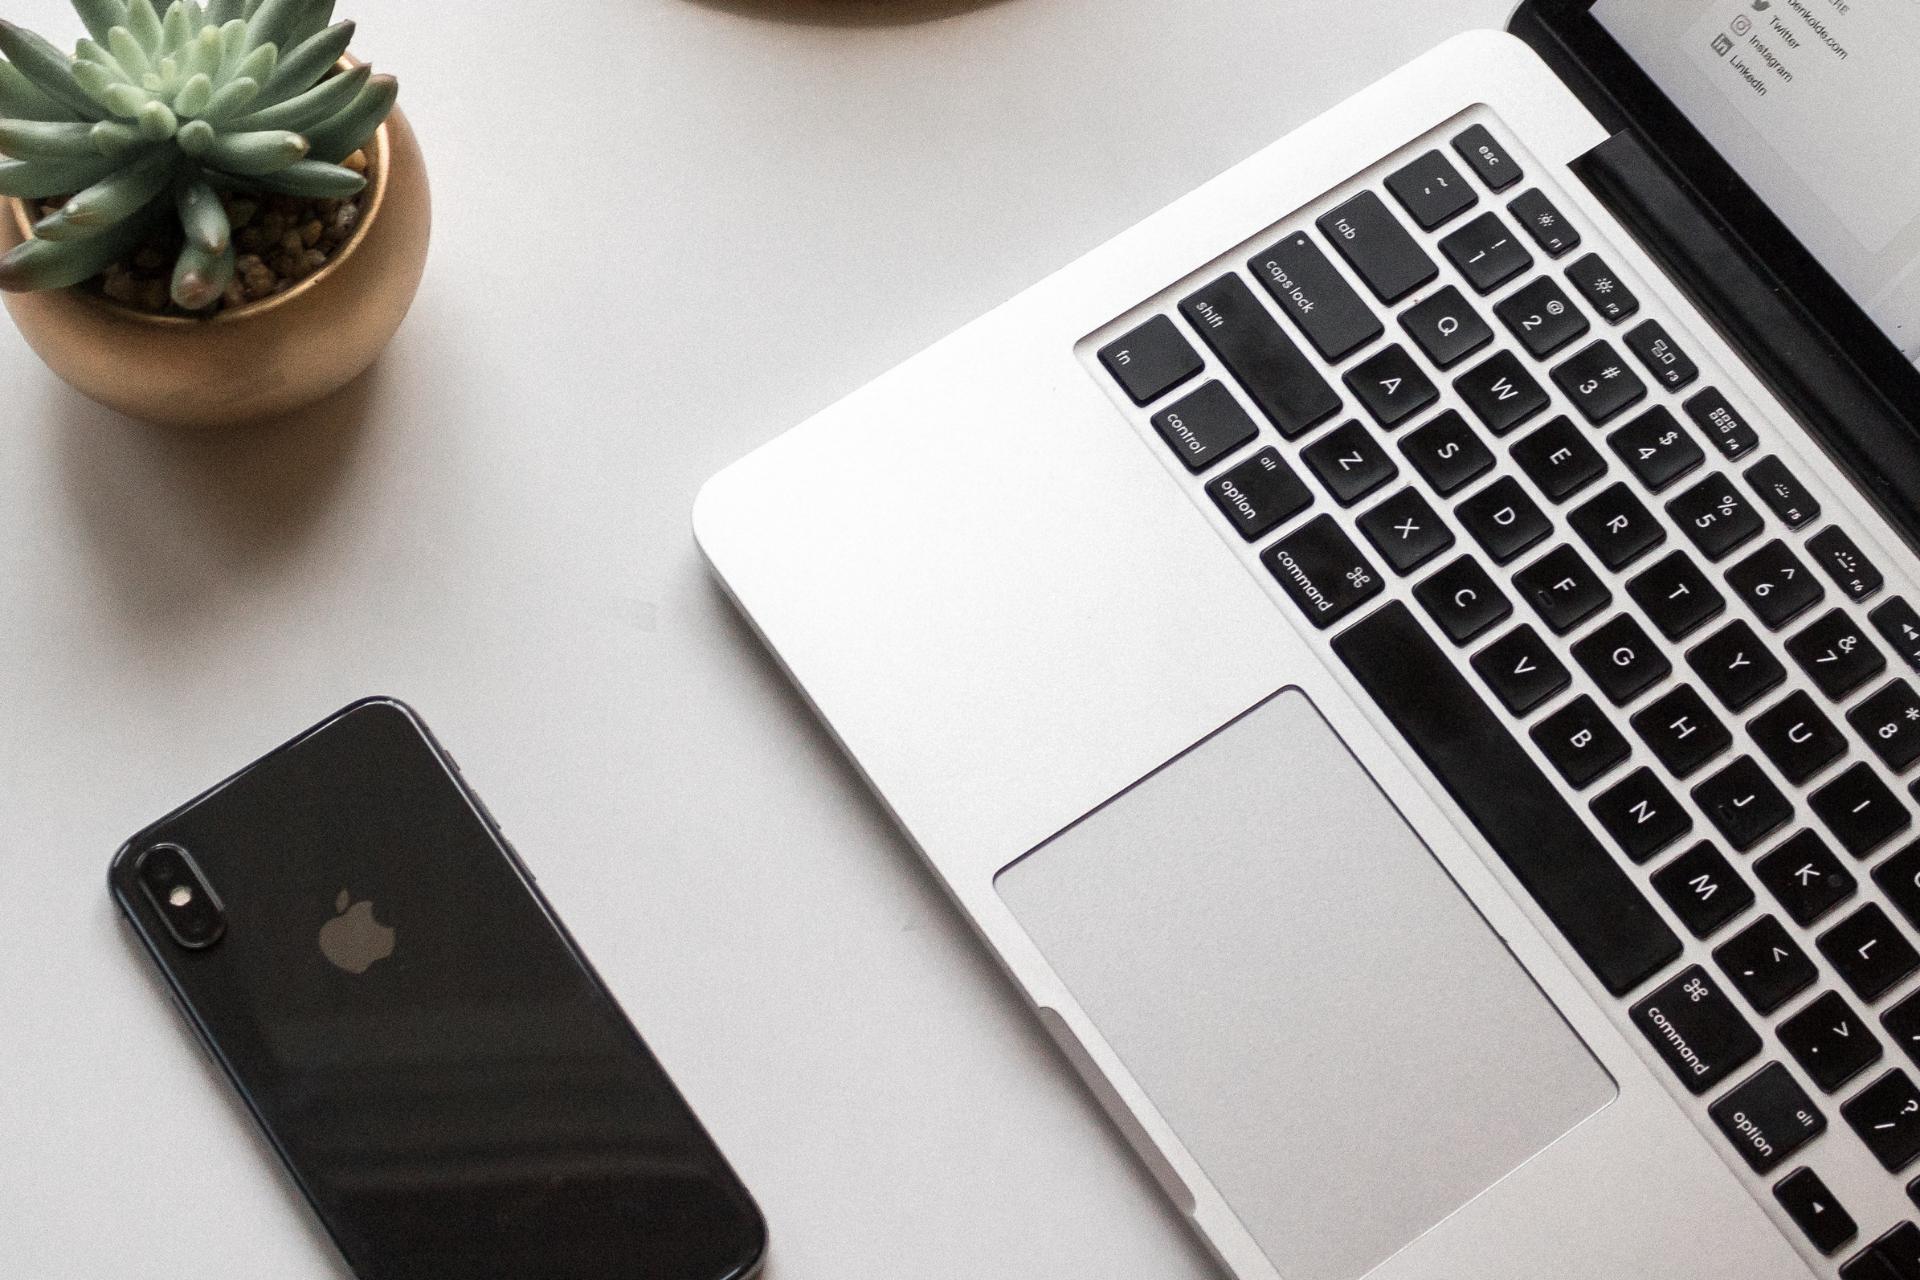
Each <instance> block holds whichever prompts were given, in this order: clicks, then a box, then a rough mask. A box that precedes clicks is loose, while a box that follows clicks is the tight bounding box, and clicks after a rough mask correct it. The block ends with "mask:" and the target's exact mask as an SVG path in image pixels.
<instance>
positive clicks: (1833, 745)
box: [1747, 689, 1847, 787]
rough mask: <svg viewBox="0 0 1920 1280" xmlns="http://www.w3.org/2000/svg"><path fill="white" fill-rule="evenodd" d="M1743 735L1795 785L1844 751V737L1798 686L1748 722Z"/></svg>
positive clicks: (1815, 772) (1808, 777)
mask: <svg viewBox="0 0 1920 1280" xmlns="http://www.w3.org/2000/svg"><path fill="white" fill-rule="evenodd" d="M1747 736H1749V737H1750V738H1752V739H1753V742H1754V745H1755V746H1757V747H1759V748H1760V753H1761V754H1762V755H1764V756H1766V758H1767V759H1768V760H1771V761H1772V762H1773V767H1774V768H1776V769H1778V770H1779V771H1780V775H1781V776H1782V777H1784V778H1785V779H1786V780H1787V781H1788V782H1791V783H1792V784H1793V785H1794V786H1796V787H1797V786H1800V785H1801V784H1802V783H1804V782H1806V781H1807V780H1808V779H1810V778H1812V777H1813V776H1814V775H1815V774H1817V773H1819V772H1820V771H1821V770H1822V769H1824V768H1826V767H1827V766H1828V765H1830V764H1832V763H1833V762H1834V761H1835V760H1838V759H1839V758H1840V757H1841V756H1844V755H1845V754H1847V740H1846V738H1845V737H1843V736H1842V735H1841V733H1840V730H1838V729H1836V728H1835V727H1834V724H1833V721H1831V720H1829V719H1827V713H1826V712H1824V711H1822V710H1821V709H1820V708H1819V707H1818V706H1817V705H1815V703H1814V701H1813V699H1812V698H1810V697H1808V696H1807V695H1806V694H1805V693H1804V692H1803V691H1801V690H1799V689H1795V690H1794V691H1793V692H1792V693H1790V694H1788V695H1787V696H1786V697H1785V698H1782V699H1781V700H1780V701H1779V702H1778V703H1777V704H1775V705H1774V706H1771V707H1769V708H1767V709H1766V710H1765V711H1763V712H1761V713H1760V714H1759V715H1758V716H1755V717H1754V718H1753V719H1752V720H1751V721H1749V722H1748V723H1747Z"/></svg>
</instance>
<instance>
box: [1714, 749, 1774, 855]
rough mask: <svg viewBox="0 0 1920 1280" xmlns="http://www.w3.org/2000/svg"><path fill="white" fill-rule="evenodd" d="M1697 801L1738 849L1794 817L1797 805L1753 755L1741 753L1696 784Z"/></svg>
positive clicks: (1750, 843) (1721, 832)
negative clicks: (1776, 784)
mask: <svg viewBox="0 0 1920 1280" xmlns="http://www.w3.org/2000/svg"><path fill="white" fill-rule="evenodd" d="M1693 802H1694V803H1695V804H1697V805H1699V806H1700V807H1701V809H1703V810H1704V811H1705V812H1706V815H1707V820H1708V821H1710V822H1712V823H1713V825H1714V826H1716V827H1718V828H1719V829H1720V834H1721V835H1723V836H1725V837H1726V840H1727V843H1728V844H1730V845H1732V846H1733V847H1734V850H1735V851H1736V852H1738V853H1745V852H1746V851H1747V850H1749V849H1751V848H1753V846H1755V845H1757V844H1759V843H1760V842H1761V841H1762V840H1764V839H1766V838H1767V837H1768V836H1770V835H1772V834H1773V833H1774V832H1775V831H1778V830H1779V829H1780V828H1781V827H1784V826H1786V825H1787V823H1789V822H1791V821H1793V805H1792V804H1791V803H1789V802H1788V800H1787V798H1786V797H1785V796H1783V795H1781V794H1780V788H1778V787H1776V786H1774V785H1773V780H1772V779H1771V778H1769V777H1767V775H1766V773H1765V772H1764V771H1763V770H1762V769H1761V768H1760V766H1759V765H1757V764H1755V763H1754V762H1753V757H1752V756H1741V757H1740V758H1739V759H1738V760H1735V761H1734V762H1733V763H1732V764H1730V765H1728V766H1727V767H1726V768H1724V769H1722V770H1721V771H1720V772H1718V773H1716V774H1714V775H1713V776H1712V777H1710V778H1708V779H1707V780H1706V781H1705V782H1703V783H1701V784H1700V785H1699V786H1697V787H1695V788H1694V789H1693Z"/></svg>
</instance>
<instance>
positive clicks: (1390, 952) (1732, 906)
mask: <svg viewBox="0 0 1920 1280" xmlns="http://www.w3.org/2000/svg"><path fill="white" fill-rule="evenodd" d="M1514 26H1515V31H1517V32H1520V33H1521V34H1522V35H1524V36H1525V39H1524V41H1523V40H1522V39H1520V38H1516V37H1515V36H1514V35H1511V34H1505V33H1475V34H1469V35H1463V36H1461V37H1459V38H1458V39H1456V40H1454V41H1452V42H1450V43H1448V44H1446V45H1444V46H1443V47H1441V48H1439V49H1436V50H1434V51H1433V52H1432V53H1430V54H1428V55H1426V56H1425V57H1423V58H1421V59H1419V60H1418V61H1416V62H1414V63H1413V64H1411V65H1409V66H1407V67H1405V68H1404V69H1402V70H1400V71H1398V72H1396V73H1395V74H1393V75H1392V76H1390V77H1388V78H1387V79H1386V80H1384V81H1382V82H1380V83H1379V84H1377V85H1375V86H1374V87H1372V88H1371V89H1368V90H1367V91H1365V92H1364V93H1362V94H1360V95H1359V96H1357V97H1356V98H1354V99H1352V100H1351V101H1349V102H1347V103H1345V104H1344V105H1342V106H1339V107H1337V108H1335V109H1333V110H1332V111H1330V112H1328V113H1327V114H1326V115H1325V116H1323V117H1321V118H1320V119H1318V120H1316V121H1314V122H1313V123H1312V124H1310V125H1308V126H1306V127H1305V128H1303V129H1301V130H1300V131H1299V132H1297V133H1296V134H1294V135H1293V136H1291V137H1289V138H1286V139H1284V140H1282V141H1280V142H1277V143H1275V144H1274V145H1273V146H1271V147H1270V148H1268V149H1266V150H1265V151H1263V152H1261V153H1260V154H1259V155H1257V156H1255V157H1253V158H1252V159H1250V160H1248V161H1246V162H1245V163H1243V164H1241V165H1240V166H1238V167H1237V168H1235V169H1233V170H1232V171H1231V172H1229V173H1227V174H1225V175H1223V176H1221V177H1220V178H1218V179H1217V180H1215V181H1213V182H1211V183H1209V184H1207V185H1206V186H1205V187H1203V188H1201V189H1200V190H1198V191H1195V192H1194V193H1192V194H1191V195H1189V196H1187V197H1186V198H1185V199H1182V200H1181V201H1179V202H1178V203H1176V204H1175V205H1173V206H1171V207H1170V208H1168V209H1166V210H1164V211H1162V212H1161V213H1159V214H1157V215H1155V216H1153V217H1151V218H1149V219H1147V220H1146V221H1145V222H1143V223H1141V224H1140V225H1138V226H1136V227H1134V228H1133V229H1132V230H1130V231H1128V232H1126V233H1125V234H1124V235H1122V236H1120V237H1119V238H1117V239H1116V240H1114V241H1113V242H1111V243H1110V244H1108V245H1106V246H1105V247H1103V248H1101V249H1099V250H1097V251H1095V252H1094V253H1092V254H1090V255H1088V256H1087V257H1086V258H1084V259H1082V260H1081V261H1079V262H1077V263H1075V264H1073V265H1072V266H1069V267H1067V268H1066V269H1064V270H1062V271H1061V272H1060V273H1059V274H1057V275H1055V276H1053V277H1051V278H1050V279H1048V280H1046V281H1044V282H1042V283H1040V284H1038V285H1036V286H1034V287H1033V288H1032V289H1030V290H1028V291H1027V292H1026V293H1024V294H1022V295H1021V296H1019V297H1018V298H1016V299H1014V300H1013V301H1011V302H1009V303H1007V304H1006V305H1005V306H1003V307H1001V308H999V309H998V310H996V311H994V312H993V313H991V314H990V315H987V316H985V317H984V318H982V319H980V320H978V321H976V322H975V323H973V324H971V325H969V326H967V327H966V328H964V329H962V330H961V331H960V332H958V333H956V334H954V335H953V336H951V337H950V338H948V339H946V340H945V341H943V342H941V343H939V344H938V345H937V346H935V347H933V348H932V349H931V350H928V351H926V352H925V353H923V354H922V355H920V356H918V357H916V358H915V359H913V360H911V361H909V362H907V363H906V364H904V365H902V366H901V367H900V368H898V369H896V370H894V371H893V372H891V373H889V374H888V375H886V376H885V377H883V378H881V379H879V380H878V381H876V382H874V383H873V384H872V385H870V386H868V387H866V388H864V389H863V390H861V391H859V392H858V393H856V394H854V395H853V396H851V397H849V398H848V399H846V400H845V401H844V402H842V403H840V404H838V405H836V406H835V407H833V408H831V409H829V410H827V411H826V412H824V413H822V414H820V415H819V416H817V417H816V418H814V419H812V420H811V421H809V422H806V423H804V424H803V425H801V426H799V427H797V428H795V429H794V430H792V431H791V432H789V433H787V434H786V435H784V436H782V437H780V438H779V439H777V440H774V441H773V442H771V443H770V444H768V445H766V446H765V447H764V448H762V449H761V450H759V451H758V452H756V453H754V454H753V455H752V456H750V457H748V458H746V459H744V460H742V461H741V462H739V463H737V464H736V465H734V466H732V467H731V468H729V469H728V470H727V471H725V472H724V473H722V474H721V475H719V476H718V477H716V478H715V479H714V480H713V481H712V482H711V483H710V484H709V485H708V486H707V487H706V489H705V490H704V492H703V493H702V495H701V497H700V500H699V503H698V507H697V511H696V514H695V521H696V527H697V532H698V536H699V539H700V543H701V545H702V547H703V548H704V550H705V552H706V554H707V555H708V557H709V559H710V560H711V562H712V565H713V567H714V569H715V571H716V573H717V574H718V575H719V577H720V578H721V579H722V580H723V581H724V583H725V584H726V586H727V588H728V590H729V591H730V592H731V594H732V595H733V597H734V598H735V599H736V600H737V601H738V603H739V605H740V608H741V609H742V611H743V612H744V613H745V614H746V616H747V617H748V618H750V619H751V621H752V623H753V625H754V626H755V628H756V629H757V630H758V632H759V633H760V634H761V635H762V636H763V637H764V639H765V641H766V643H767V644H768V646H769V647H770V648H771V649H772V651H773V652H774V653H775V654H776V655H778V657H779V659H780V661H781V662H782V663H783V664H784V666H785V667H786V668H787V670H788V671H789V672H790V673H791V675H792V677H793V679H794V680H795V682H796V683H797V684H798V686H799V687H800V688H801V689H802V690H804V692H805V695H806V696H807V698H808V699H809V700H810V701H811V703H812V704H813V706H814V707H815V709H816V710H817V711H818V713H819V714H820V716H821V717H822V719H823V720H824V721H825V722H826V723H827V724H828V725H829V726H830V727H831V729H832V731H833V732H834V733H835V734H836V735H837V737H838V738H839V740H840V741H841V742H842V744H844V746H845V748H846V750H847V751H848V752H849V753H850V755H851V756H852V757H853V758H854V760H855V761H857V762H858V765H859V767H860V768H861V770H862V771H863V772H864V774H865V776H866V777H867V779H868V780H869V781H870V782H871V784H872V786H873V787H874V788H875V790H876V791H877V792H878V793H879V795H880V796H881V797H882V798H883V799H884V801H885V803H886V804H887V805H888V806H889V807H890V809H891V810H892V812H893V813H894V814H895V815H896V816H897V817H898V819H899V822H900V824H901V826H902V827H903V828H904V829H905V831H906V832H907V833H908V835H909V836H910V837H911V839H912V841H913V842H914V844H915V845H916V847H917V848H918V849H919V850H920V851H921V852H922V853H923V854H924V855H925V857H926V859H927V861H928V863H929V864H930V865H931V866H932V868H933V870H934V872H935V874H936V875H937V876H938V877H939V879H940V880H941V882H942V883H943V884H944V885H945V886H946V887H947V889H948V890H949V891H950V893H951V894H952V897H953V899H954V901H955V902H956V904H957V905H958V906H959V908H960V910H961V911H962V912H964V913H965V915H966V916H967V917H968V919H969V920H971V922H972V923H973V925H974V926H975V928H976V929H977V930H978V932H979V934H980V936H981V938H982V939H983V940H984V941H985V943H986V945H987V946H988V947H990V948H991V949H992V950H993V952H994V953H995V955H997V956H998V957H999V959H1000V960H1001V962H1002V963H1003V964H1004V966H1005V968H1006V970H1007V972H1008V973H1009V974H1010V975H1011V977H1012V980H1013V981H1014V983H1015V984H1017V986H1018V987H1019V989H1020V990H1021V991H1022V992H1023V993H1024V994H1025V996H1026V998H1028V999H1029V1000H1030V1001H1031V1002H1032V1003H1033V1005H1034V1007H1035V1009H1036V1010H1037V1012H1038V1016H1039V1017H1040V1019H1041V1020H1042V1021H1043V1022H1044V1023H1045V1025H1046V1027H1047V1028H1048V1030H1049V1031H1050V1032H1051V1033H1052V1035H1053V1037H1054V1038H1055V1039H1056V1040H1057V1042H1058V1044H1059V1046H1060V1049H1061V1051H1062V1052H1063V1054H1065V1055H1066V1057H1068V1058H1069V1059H1070V1060H1071V1061H1072V1063H1073V1064H1074V1066H1075V1067H1076V1068H1077V1070H1078V1071H1079V1072H1080V1073H1081V1074H1082V1075H1083V1076H1084V1077H1085V1079H1086V1081H1087V1083H1088V1085H1089V1086H1090V1088H1091V1089H1092V1090H1093V1092H1094V1093H1095V1094H1096V1095H1097V1096H1098V1097H1099V1099H1100V1100H1101V1102H1102V1103H1103V1104H1104V1106H1105V1107H1106V1108H1107V1110H1108V1111H1109V1112H1110V1114H1111V1116H1112V1118H1113V1120H1114V1122H1115V1124H1116V1125H1117V1126H1118V1127H1119V1128H1120V1129H1121V1130H1122V1131H1123V1132H1124V1133H1125V1135H1126V1136H1127V1138H1128V1139H1129V1140H1130V1142H1131V1143H1132V1145H1133V1146H1134V1148H1135V1149H1136V1150H1137V1151H1138V1153H1139V1155H1140V1158H1141V1159H1142V1160H1143V1161H1144V1162H1145V1164H1146V1165H1147V1166H1148V1167H1149V1168H1150V1169H1151V1171H1152V1172H1153V1174H1154V1176H1155V1178H1156V1179H1157V1180H1158V1182H1159V1184H1160V1185H1161V1186H1162V1187H1163V1188H1164V1190H1165V1192H1166V1194H1167V1196H1168V1197H1169V1198H1170V1199H1171V1200H1172V1201H1173V1202H1174V1203H1175V1204H1176V1205H1177V1206H1178V1208H1179V1209H1180V1211H1181V1212H1182V1213H1184V1214H1185V1215H1186V1217H1187V1218H1188V1219H1190V1220H1191V1222H1192V1224H1193V1227H1194V1229H1195V1230H1196V1231H1197V1232H1198V1233H1199V1235H1200V1236H1201V1237H1202V1238H1203V1239H1204V1240H1205V1241H1206V1243H1207V1245H1208V1246H1209V1247H1210V1248H1211V1250H1212V1251H1213V1253H1214V1254H1215V1256H1216V1257H1217V1258H1218V1259H1219V1261H1220V1263H1221V1265H1222V1266H1223V1268H1224V1269H1225V1270H1226V1272H1228V1273H1230V1274H1231V1275H1233V1276H1235V1277H1239V1278H1240V1280H1275V1278H1282V1280H1354V1278H1356V1277H1360V1276H1376V1277H1381V1278H1383V1280H1386V1278H1391V1280H1440V1278H1441V1277H1446V1278H1448V1280H1456V1278H1464V1277H1473V1278H1474V1280H1539V1278H1540V1277H1553V1278H1555V1280H1575V1278H1579V1280H1628V1278H1636V1277H1674V1278H1679V1280H1774V1278H1776V1277H1778V1278H1780V1280H1785V1278H1787V1277H1805V1276H1808V1275H1815V1276H1821V1277H1834V1276H1840V1277H1844V1278H1845V1280H1863V1278H1864V1280H1900V1278H1906V1277H1914V1278H1920V1225H1916V1224H1920V1205H1917V1204H1916V1199H1920V1185H1916V1186H1913V1187H1910V1186H1909V1182H1910V1180H1912V1179H1914V1177H1915V1175H1916V1174H1920V1066H1917V1065H1916V1064H1917V1063H1920V928H1917V927H1916V926H1917V925H1920V825H1916V822H1915V814H1916V813H1917V812H1920V800H1916V797H1915V794H1914V792H1913V791H1912V790H1911V789H1910V784H1912V783H1913V782H1914V780H1915V777H1916V764H1917V763H1920V687H1917V683H1916V676H1915V672H1916V670H1920V611H1917V610H1920V560H1916V558H1915V554H1914V551H1913V549H1912V545H1911V542H1912V538H1913V533H1914V530H1915V529H1916V528H1920V518H1916V514H1915V513H1916V512H1917V511H1920V427H1917V426H1916V422H1915V417H1916V415H1920V394H1916V390H1915V389H1916V387H1920V371H1917V370H1916V369H1915V367H1914V365H1913V364H1912V359H1913V357H1914V355H1915V354H1916V348H1917V347H1920V324H1917V323H1916V321H1920V160H1917V159H1916V157H1917V156H1920V149H1917V148H1916V144H1915V139H1916V138H1920V94H1916V93H1915V92H1914V89H1913V79H1912V63H1913V58H1914V56H1915V54H1916V52H1917V51H1920V4H1916V3H1914V0H1849V2H1848V3H1841V2H1840V0H1778V2H1777V3H1775V2H1770V0H1714V2H1712V3H1707V2H1706V0H1696V2H1692V3H1678V2H1676V0H1601V2H1600V3H1599V4H1598V6H1597V7H1593V6H1591V5H1590V4H1589V3H1581V2H1578V0H1560V2H1556V3H1546V4H1540V3H1530V4H1528V5H1527V6H1525V7H1523V9H1522V11H1521V12H1520V14H1518V15H1517V16H1516V19H1515V24H1514ZM1903 347H1904V350H1903Z"/></svg>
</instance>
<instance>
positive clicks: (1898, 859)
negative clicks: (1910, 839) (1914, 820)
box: [1873, 843, 1920, 929]
mask: <svg viewBox="0 0 1920 1280" xmlns="http://www.w3.org/2000/svg"><path fill="white" fill-rule="evenodd" d="M1873 882H1874V883H1875V884H1877V885H1879V886H1880V891H1881V892H1882V893H1884V894H1886V895H1887V901H1889V902H1891V903H1893V905H1894V908H1895V909H1896V910H1898V911H1899V912H1900V914H1901V915H1903V916H1905V917H1906V918H1907V923H1909V924H1911V925H1912V926H1913V927H1914V928H1916V929H1920V843H1916V844H1910V845H1908V846H1907V847H1906V848H1904V849H1902V850H1901V851H1900V852H1898V853H1896V854H1894V855H1893V856H1892V857H1891V858H1888V859H1887V860H1886V861H1885V862H1883V863H1881V864H1880V865H1879V866H1877V867H1875V868H1874V869H1873Z"/></svg>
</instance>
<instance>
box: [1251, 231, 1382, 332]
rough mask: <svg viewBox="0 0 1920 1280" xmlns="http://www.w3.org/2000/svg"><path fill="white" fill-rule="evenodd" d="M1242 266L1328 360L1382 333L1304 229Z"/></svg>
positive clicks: (1378, 324)
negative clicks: (1263, 286) (1244, 266)
mask: <svg viewBox="0 0 1920 1280" xmlns="http://www.w3.org/2000/svg"><path fill="white" fill-rule="evenodd" d="M1247 270H1249V271H1251V272H1252V273H1253V278H1254V279H1256V280H1258V281H1259V282H1260V283H1261V284H1263V285H1265V286H1266V287H1267V292H1268V293H1269V294H1272V295H1273V300H1274V301H1275V302H1277V303H1279V304H1280V310H1281V311H1282V312H1283V313H1285V314H1286V316H1287V318H1288V319H1290V320H1292V321H1293V322H1294V323H1295V324H1296V325H1298V326H1299V327H1300V332H1301V333H1303V334H1305V335H1306V336H1307V341H1308V342H1311V343H1312V344H1313V349H1314V350H1315V351H1318V352H1319V353H1320V354H1321V355H1322V356H1324V357H1326V358H1327V359H1328V360H1330V361H1334V362H1336V363H1337V362H1339V361H1341V360H1344V359H1346V358H1347V357H1348V356H1350V355H1352V354H1353V353H1354V352H1356V351H1358V350H1359V349H1360V348H1362V347H1364V346H1366V345H1367V344H1368V343H1369V342H1372V341H1373V340H1374V339H1375V338H1377V337H1379V336H1380V335H1381V334H1382V333H1383V332H1385V330H1384V329H1383V327H1382V326H1381V324H1380V317H1378V316H1376V315H1375V314H1374V313H1373V308H1372V307H1370V306H1368V305H1367V304H1366V303H1365V302H1362V301H1361V300H1360V295H1359V294H1357V293H1355V292H1354V291H1353V287H1352V286H1351V285H1349V284H1348V283H1347V281H1346V277H1344V276H1342V275H1341V274H1340V272H1339V270H1338V269H1337V268H1336V267H1335V266H1334V265H1333V264H1332V263H1331V262H1329V261H1327V255H1326V254H1324V253H1322V252H1320V247H1319V246H1318V245H1316V244H1314V242H1313V241H1311V240H1309V239H1308V238H1307V237H1306V235H1305V234H1304V233H1295V234H1294V235H1290V236H1288V237H1287V238H1286V239H1285V240H1282V241H1281V242H1280V243H1279V244H1276V245H1275V246H1273V248H1271V249H1269V250H1267V251H1266V252H1265V253H1262V254H1256V255H1255V256H1254V258H1253V260H1252V261H1250V262H1249V263H1247Z"/></svg>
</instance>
